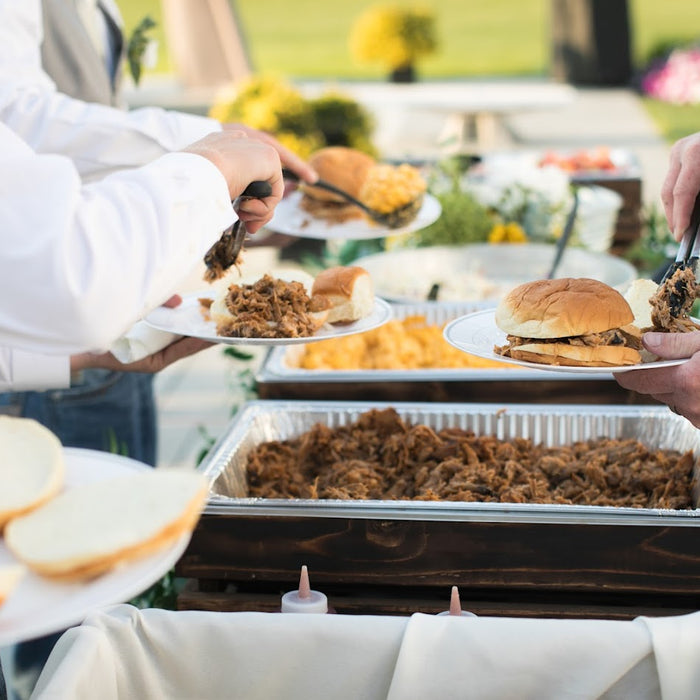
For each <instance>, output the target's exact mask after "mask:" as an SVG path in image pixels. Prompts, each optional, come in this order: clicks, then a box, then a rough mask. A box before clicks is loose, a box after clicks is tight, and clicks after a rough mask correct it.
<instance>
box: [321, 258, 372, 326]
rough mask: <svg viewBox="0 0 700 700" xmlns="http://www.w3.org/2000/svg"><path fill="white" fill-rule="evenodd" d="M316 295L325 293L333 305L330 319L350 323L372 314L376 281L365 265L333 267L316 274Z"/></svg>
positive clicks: (322, 295) (332, 321)
mask: <svg viewBox="0 0 700 700" xmlns="http://www.w3.org/2000/svg"><path fill="white" fill-rule="evenodd" d="M311 294H312V296H313V297H325V298H326V299H327V300H328V301H329V302H330V303H331V308H330V311H329V313H328V323H349V322H351V321H358V320H359V319H361V318H364V317H365V316H369V314H371V313H372V310H373V309H374V285H373V283H372V278H371V277H370V274H369V272H367V270H365V269H364V268H362V267H357V266H345V267H329V268H328V269H326V270H323V271H322V272H319V273H318V275H316V279H315V280H314V283H313V286H312V287H311Z"/></svg>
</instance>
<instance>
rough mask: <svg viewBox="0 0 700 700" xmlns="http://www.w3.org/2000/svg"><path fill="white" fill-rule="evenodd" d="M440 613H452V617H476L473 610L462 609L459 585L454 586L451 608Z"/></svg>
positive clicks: (451, 594)
mask: <svg viewBox="0 0 700 700" xmlns="http://www.w3.org/2000/svg"><path fill="white" fill-rule="evenodd" d="M438 615H450V616H452V617H476V615H475V614H474V613H473V612H469V611H467V610H462V603H461V601H460V599H459V589H458V588H457V586H452V592H451V593H450V609H449V610H445V611H444V612H440V613H438Z"/></svg>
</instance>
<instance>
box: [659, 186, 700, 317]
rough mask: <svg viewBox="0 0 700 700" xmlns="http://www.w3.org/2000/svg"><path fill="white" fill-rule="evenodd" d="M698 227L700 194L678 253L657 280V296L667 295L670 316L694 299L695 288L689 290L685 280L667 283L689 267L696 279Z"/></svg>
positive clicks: (684, 307)
mask: <svg viewBox="0 0 700 700" xmlns="http://www.w3.org/2000/svg"><path fill="white" fill-rule="evenodd" d="M699 228H700V195H699V196H698V198H697V199H696V200H695V206H694V207H693V212H692V214H691V216H690V226H688V228H687V229H686V230H685V232H684V233H683V237H682V238H681V242H680V244H679V245H678V253H677V254H676V259H675V261H674V262H672V263H671V264H670V265H669V267H668V270H666V274H664V276H663V277H662V278H661V281H660V282H659V289H658V291H657V296H661V295H664V294H667V295H668V302H669V306H670V309H671V315H672V316H679V315H680V314H681V312H682V311H683V310H684V309H687V308H689V307H690V306H692V303H693V301H694V300H695V294H694V291H695V289H694V288H693V289H692V290H690V289H689V288H688V283H687V280H679V281H678V282H676V283H675V284H673V285H669V280H671V278H672V277H673V276H674V275H675V274H676V273H677V272H678V271H679V270H686V269H690V270H692V272H693V276H694V277H695V279H696V280H697V273H698V258H699V257H700V235H698V229H699ZM689 292H692V297H693V298H692V299H688V298H687V297H688V293H689Z"/></svg>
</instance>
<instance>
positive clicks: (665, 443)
mask: <svg viewBox="0 0 700 700" xmlns="http://www.w3.org/2000/svg"><path fill="white" fill-rule="evenodd" d="M388 405H391V406H392V407H393V408H394V409H395V410H396V411H397V412H398V414H399V415H400V416H401V417H402V418H403V419H404V420H407V421H409V422H411V423H414V424H415V423H421V424H425V425H428V426H430V427H431V428H434V429H437V430H439V429H442V428H446V427H457V428H462V429H467V430H472V431H474V433H476V434H477V435H493V436H495V437H497V438H499V439H502V440H510V439H514V438H517V437H521V438H529V439H531V440H532V441H533V442H535V443H543V444H545V445H547V446H551V447H561V446H566V445H570V444H572V443H573V442H575V441H578V440H587V439H593V438H598V437H607V438H610V439H629V438H634V439H637V440H639V441H640V442H642V443H643V444H644V445H646V446H647V447H650V448H658V449H674V450H679V451H687V450H692V451H693V453H694V454H695V456H696V464H695V469H696V470H697V469H698V467H699V466H700V431H698V430H697V429H696V428H695V427H694V426H693V425H692V424H691V423H690V422H688V421H687V420H685V419H684V418H682V417H680V416H677V415H675V414H674V413H672V412H671V411H669V410H668V408H667V407H665V406H615V405H606V406H588V405H575V404H572V405H546V406H543V405H535V404H473V403H470V404H451V403H403V404H402V403H394V404H387V403H379V402H342V401H340V402H339V401H317V402H308V401H269V400H268V401H251V402H249V403H247V404H245V405H244V406H243V407H242V408H241V410H240V411H239V412H238V413H237V415H236V416H235V417H234V418H233V420H232V421H231V422H230V424H229V425H228V427H227V429H226V430H225V431H224V434H223V435H222V436H221V437H220V438H219V440H218V441H217V443H216V445H215V446H214V447H213V449H212V450H211V451H210V452H209V454H208V455H207V457H206V458H205V459H204V461H203V462H202V463H201V464H200V466H199V467H198V469H199V471H201V472H202V473H204V474H205V475H206V476H207V477H208V478H209V480H210V483H211V490H210V497H209V502H208V505H207V509H206V512H208V513H216V512H224V513H227V514H234V513H241V514H243V513H245V514H246V515H260V516H264V515H275V516H279V515H286V516H293V517H302V516H308V517H334V516H335V517H345V518H347V517H349V516H350V517H357V518H371V519H375V518H389V519H420V520H443V519H447V520H454V521H468V520H479V521H491V522H503V521H509V522H553V523H587V524H598V523H600V524H603V523H617V524H620V525H649V524H654V525H658V524H659V523H660V522H661V521H663V522H665V523H666V522H667V523H668V524H669V525H675V526H678V525H680V526H697V525H700V510H698V509H697V508H696V509H694V510H665V509H648V508H615V507H610V506H581V505H562V504H551V505H550V504H524V503H512V504H510V503H467V502H464V503H462V502H460V503H455V502H451V501H450V502H439V501H393V500H387V501H383V500H382V501H379V500H375V501H368V500H365V501H359V500H358V501H347V500H311V499H284V500H283V499H264V498H250V497H248V495H247V493H248V492H247V485H246V460H247V456H248V454H249V453H250V451H251V450H252V449H253V448H254V447H255V446H257V445H258V444H260V443H262V442H265V441H269V440H284V439H288V438H291V437H295V436H297V435H299V434H301V433H303V432H305V431H307V430H309V429H310V428H311V427H312V426H313V425H314V424H315V423H317V422H320V423H323V424H325V425H328V426H329V427H336V426H340V425H346V424H348V423H350V422H352V421H354V420H356V419H357V418H358V417H359V416H360V415H361V414H362V413H364V412H366V411H368V410H371V409H374V408H377V409H379V408H386V407H387V406H388ZM697 502H698V494H695V503H696V504H697Z"/></svg>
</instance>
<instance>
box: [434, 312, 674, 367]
mask: <svg viewBox="0 0 700 700" xmlns="http://www.w3.org/2000/svg"><path fill="white" fill-rule="evenodd" d="M494 315H495V309H486V310H484V311H477V312H476V313H473V314H468V315H467V316H462V317H461V318H457V319H455V320H454V321H452V322H450V323H449V324H447V326H445V330H444V336H445V339H446V340H447V342H448V343H451V344H452V345H454V347H456V348H458V349H459V350H463V351H464V352H468V353H471V354H472V355H477V356H478V357H486V358H488V359H490V360H500V361H502V362H507V363H509V364H512V365H519V366H520V367H530V368H534V369H542V370H547V371H549V372H566V373H568V374H600V373H601V372H606V373H607V372H629V371H630V370H633V369H658V368H660V367H674V366H675V365H681V364H683V363H684V362H687V361H688V360H687V358H684V359H681V360H663V361H660V362H645V363H643V364H638V365H620V366H616V367H567V366H565V365H546V364H539V363H537V362H525V361H523V360H513V359H512V358H510V357H503V356H502V355H497V354H496V353H495V352H494V351H493V346H494V345H504V344H505V342H506V334H505V333H504V332H503V331H502V330H501V329H500V328H499V327H498V326H497V325H496V321H495V318H494Z"/></svg>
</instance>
